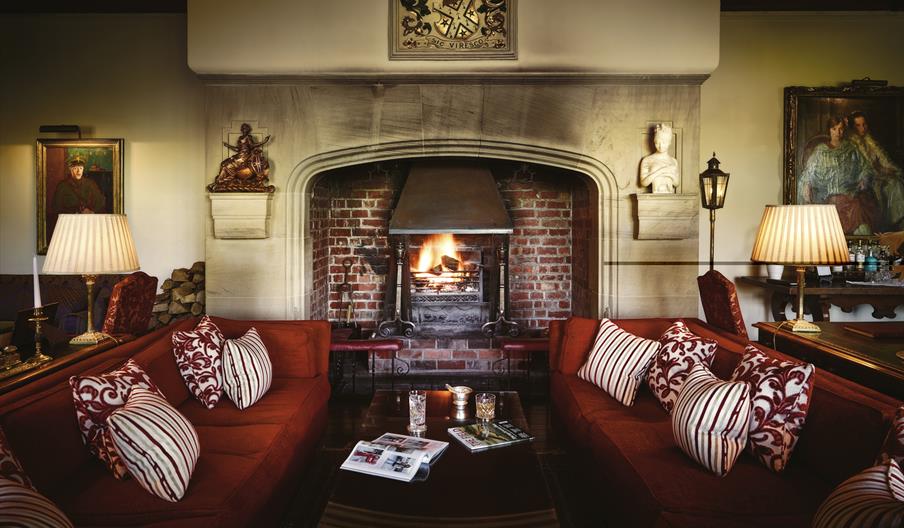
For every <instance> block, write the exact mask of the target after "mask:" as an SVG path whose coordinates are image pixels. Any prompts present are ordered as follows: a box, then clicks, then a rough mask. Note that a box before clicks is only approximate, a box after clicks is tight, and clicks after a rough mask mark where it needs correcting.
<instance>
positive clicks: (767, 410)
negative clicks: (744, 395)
mask: <svg viewBox="0 0 904 528" xmlns="http://www.w3.org/2000/svg"><path fill="white" fill-rule="evenodd" d="M815 370H816V369H815V367H813V365H811V364H809V363H794V362H790V361H782V360H779V359H774V358H771V357H769V356H768V355H766V354H765V353H764V352H762V351H761V350H759V349H758V348H756V347H754V346H752V345H747V347H746V349H745V352H744V357H743V358H741V362H740V363H738V366H737V367H735V370H734V373H733V374H732V376H731V379H733V380H735V381H745V382H747V383H749V384H750V398H751V401H752V405H753V408H752V410H751V412H750V431H749V434H748V450H749V451H750V453H751V454H753V456H754V457H756V458H757V460H759V461H760V462H762V463H763V464H765V466H766V467H767V468H769V469H771V470H772V471H775V472H776V473H778V472H780V471H782V470H783V469H785V466H786V465H787V464H788V459H789V458H790V457H791V452H792V451H793V450H794V446H795V444H797V439H798V438H799V437H800V432H801V430H802V429H803V427H804V422H805V421H806V419H807V411H808V410H809V409H810V394H811V393H812V392H813V373H814V372H815Z"/></svg>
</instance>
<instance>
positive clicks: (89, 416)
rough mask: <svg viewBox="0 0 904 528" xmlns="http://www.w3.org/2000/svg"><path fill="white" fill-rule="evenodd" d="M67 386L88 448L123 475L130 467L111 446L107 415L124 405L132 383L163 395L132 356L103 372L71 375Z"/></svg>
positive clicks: (119, 476)
mask: <svg viewBox="0 0 904 528" xmlns="http://www.w3.org/2000/svg"><path fill="white" fill-rule="evenodd" d="M69 386H70V387H72V400H73V403H74V405H75V415H76V417H77V418H78V427H79V430H80V431H81V433H82V440H83V441H84V442H85V444H86V445H87V446H88V450H89V451H90V452H91V453H92V454H93V455H95V456H96V457H97V458H99V459H100V460H101V461H103V462H104V463H105V464H106V465H107V467H109V468H110V471H112V472H113V476H115V477H116V478H118V479H121V478H125V477H126V476H127V475H128V474H129V471H128V469H127V468H126V466H125V464H123V462H122V459H121V458H120V457H119V453H117V452H116V448H115V447H114V446H113V443H112V439H111V438H110V434H109V430H108V429H107V417H108V416H109V415H110V413H111V412H113V411H114V410H115V409H116V408H117V407H122V406H123V405H125V403H126V399H127V398H128V396H129V392H130V391H131V390H132V388H133V387H142V388H145V389H150V390H151V391H153V392H156V393H157V394H160V395H161V396H162V394H161V393H160V389H158V388H157V386H156V385H154V382H153V381H151V378H149V377H148V375H147V374H146V373H145V372H144V370H142V368H141V367H140V366H138V363H135V362H134V361H132V360H131V359H130V360H128V361H127V362H126V364H125V365H123V366H122V367H121V368H119V369H117V370H114V371H112V372H108V373H106V374H101V375H99V376H72V377H71V378H69Z"/></svg>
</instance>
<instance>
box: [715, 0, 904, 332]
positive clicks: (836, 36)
mask: <svg viewBox="0 0 904 528" xmlns="http://www.w3.org/2000/svg"><path fill="white" fill-rule="evenodd" d="M721 25H722V29H721V62H720V64H719V67H718V68H717V69H716V70H715V71H714V72H713V73H712V76H711V77H710V79H709V80H708V81H706V82H705V83H704V84H703V88H702V93H701V98H702V102H701V129H700V171H701V172H702V170H703V169H705V168H706V160H707V159H709V157H710V155H711V154H712V151H713V150H715V151H716V154H717V157H718V158H719V160H720V161H721V162H722V169H723V170H724V171H726V172H729V173H731V180H730V182H729V186H728V194H727V197H726V201H725V208H724V209H721V210H719V211H717V213H716V253H715V255H716V261H717V262H723V263H725V264H718V265H717V269H718V270H719V271H721V272H722V273H723V274H725V275H726V276H727V277H729V278H732V279H734V278H735V277H739V276H743V275H765V270H764V269H761V266H759V265H753V264H748V263H749V262H750V251H751V249H752V248H753V239H754V237H755V236H756V229H757V226H758V225H759V221H760V217H761V216H762V214H763V208H764V206H765V205H766V204H777V203H781V199H782V198H781V189H782V129H783V115H782V113H783V104H784V101H783V88H784V87H785V86H836V85H839V84H840V83H845V82H850V81H851V79H859V78H863V77H866V76H869V77H871V78H873V79H887V80H888V81H889V84H891V85H894V86H902V85H904V54H902V53H901V49H902V43H904V41H902V36H901V35H902V33H904V14H902V13H873V14H865V13H847V14H843V13H842V14H839V13H835V14H831V13H729V14H723V15H722V21H721ZM708 233H709V215H708V214H701V215H700V260H701V262H707V263H708V261H709V244H708V242H709V236H708ZM730 262H735V263H736V264H727V263H730ZM706 269H707V267H706V266H704V267H701V272H704V271H705V270H706ZM738 292H739V296H740V300H741V307H742V310H743V313H744V318H745V321H746V323H747V325H748V327H750V325H751V324H752V323H755V322H757V321H764V320H770V312H769V310H768V306H767V304H766V301H765V296H764V295H763V291H762V290H760V289H759V288H752V287H745V286H743V285H739V287H738ZM870 312H871V309H870V308H869V307H865V306H861V307H859V308H858V309H857V310H856V311H855V313H853V314H850V315H849V314H843V313H842V312H841V311H840V310H839V309H838V308H836V307H833V308H832V312H831V317H832V318H833V319H839V320H843V319H855V318H856V319H870ZM700 313H701V316H702V313H703V312H702V310H701V312H700ZM788 313H790V310H789V311H788ZM902 313H904V311H902V310H901V309H899V313H898V316H899V318H900V317H901V315H902ZM751 335H753V336H755V335H756V333H755V332H754V333H753V334H751Z"/></svg>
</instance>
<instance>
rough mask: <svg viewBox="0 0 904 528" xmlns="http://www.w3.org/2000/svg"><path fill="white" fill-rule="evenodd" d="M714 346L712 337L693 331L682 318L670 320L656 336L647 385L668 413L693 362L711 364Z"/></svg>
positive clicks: (694, 363)
mask: <svg viewBox="0 0 904 528" xmlns="http://www.w3.org/2000/svg"><path fill="white" fill-rule="evenodd" d="M716 346H718V343H716V342H715V341H714V340H712V339H706V338H703V337H700V336H698V335H696V334H695V333H693V332H691V331H690V330H688V328H687V325H686V324H684V323H683V322H681V321H676V322H675V323H673V324H672V326H670V327H669V328H668V330H666V331H665V333H663V334H662V337H660V338H659V353H658V354H656V358H655V359H653V363H651V364H650V372H649V373H648V374H647V386H648V387H650V392H652V393H653V395H654V396H656V399H657V400H659V403H660V404H662V407H663V408H664V409H665V410H666V411H667V412H668V413H669V414H671V412H672V409H673V408H674V407H675V400H677V399H678V393H679V392H681V386H682V385H683V384H684V379H685V378H687V375H688V373H689V372H690V371H691V369H692V368H694V365H696V364H697V363H702V364H704V365H706V366H707V367H710V366H712V363H713V356H714V355H715V353H716Z"/></svg>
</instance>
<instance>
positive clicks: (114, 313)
mask: <svg viewBox="0 0 904 528" xmlns="http://www.w3.org/2000/svg"><path fill="white" fill-rule="evenodd" d="M156 293H157V277H151V276H150V275H148V274H147V273H145V272H143V271H136V272H135V273H132V274H131V275H129V276H128V277H126V278H124V279H122V280H121V281H119V282H117V283H116V285H115V286H113V290H112V292H111V293H110V300H109V306H108V308H107V312H106V317H105V318H104V321H103V331H104V332H105V333H108V334H132V335H142V334H144V333H146V332H147V331H148V325H149V323H150V320H151V312H152V311H153V309H154V299H155V296H156Z"/></svg>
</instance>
